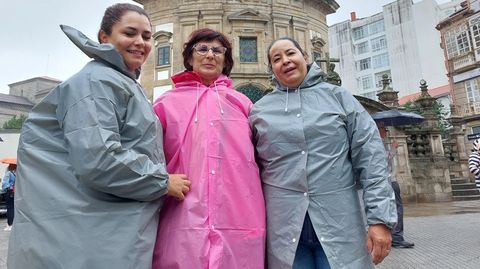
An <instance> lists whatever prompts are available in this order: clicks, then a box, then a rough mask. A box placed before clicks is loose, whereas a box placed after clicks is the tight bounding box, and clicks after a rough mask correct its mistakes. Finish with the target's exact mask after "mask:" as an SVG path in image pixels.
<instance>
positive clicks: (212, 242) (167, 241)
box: [153, 29, 265, 269]
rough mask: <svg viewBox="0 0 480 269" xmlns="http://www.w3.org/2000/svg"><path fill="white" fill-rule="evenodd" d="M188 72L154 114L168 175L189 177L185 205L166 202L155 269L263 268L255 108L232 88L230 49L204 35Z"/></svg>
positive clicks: (187, 60)
mask: <svg viewBox="0 0 480 269" xmlns="http://www.w3.org/2000/svg"><path fill="white" fill-rule="evenodd" d="M183 59H184V60H183V61H184V66H185V68H186V69H187V70H186V71H184V72H182V73H179V74H176V75H174V76H173V77H172V81H173V83H174V84H175V88H174V89H172V90H171V91H168V92H166V93H165V94H163V95H162V96H161V97H160V98H158V100H156V102H155V104H154V110H155V112H156V114H157V116H158V117H159V119H160V121H161V123H162V126H163V135H164V151H165V157H166V161H167V170H168V172H169V173H184V174H187V175H188V177H189V179H190V180H191V182H192V187H191V191H190V192H189V193H188V195H187V196H186V198H185V200H184V201H183V202H181V203H180V202H178V201H176V200H175V199H167V200H166V201H165V204H164V206H163V209H162V212H161V216H160V224H159V229H158V234H157V243H156V246H155V250H154V257H153V268H154V269H165V268H181V269H192V268H195V269H202V268H208V269H215V268H218V269H223V268H228V269H240V268H241V269H248V268H252V269H253V268H264V254H265V205H264V199H263V194H262V189H261V182H260V177H259V171H258V167H257V164H256V163H255V158H254V148H253V145H252V142H251V139H252V133H251V130H250V127H249V124H248V114H249V112H250V109H251V107H252V103H251V101H250V100H249V99H248V98H247V97H246V96H245V95H243V94H241V93H239V92H237V91H235V90H234V89H233V88H232V81H231V80H230V79H229V78H228V77H227V76H228V75H229V74H230V71H231V70H232V68H233V58H232V47H231V44H230V42H229V41H228V39H227V38H226V37H225V36H224V35H223V34H222V33H219V32H217V31H214V30H211V29H200V30H197V31H195V32H193V33H192V34H191V36H190V39H189V40H188V41H187V42H186V43H185V46H184V51H183Z"/></svg>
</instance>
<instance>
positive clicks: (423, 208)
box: [0, 201, 480, 269]
mask: <svg viewBox="0 0 480 269" xmlns="http://www.w3.org/2000/svg"><path fill="white" fill-rule="evenodd" d="M405 214H406V216H407V217H406V218H405V219H404V225H405V239H407V240H408V241H411V242H414V243H415V247H414V248H413V249H395V248H394V249H392V252H391V253H390V255H389V256H388V257H387V258H386V259H385V260H384V261H383V263H382V264H380V265H378V266H377V268H378V269H479V268H480V201H462V202H448V203H430V204H408V205H405ZM5 225H6V219H5V218H1V219H0V269H6V268H7V265H6V259H7V258H6V256H7V249H8V237H9V235H10V232H8V231H3V227H5ZM15 269H28V268H15ZM359 269H361V268H359Z"/></svg>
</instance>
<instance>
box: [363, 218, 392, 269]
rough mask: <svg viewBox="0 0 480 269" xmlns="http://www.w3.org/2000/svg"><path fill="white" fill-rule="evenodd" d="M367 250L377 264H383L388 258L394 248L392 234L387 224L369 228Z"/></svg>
mask: <svg viewBox="0 0 480 269" xmlns="http://www.w3.org/2000/svg"><path fill="white" fill-rule="evenodd" d="M367 248H368V252H370V254H371V255H372V261H373V263H375V264H379V263H381V262H382V261H383V259H384V258H385V257H387V256H388V254H389V253H390V249H391V248H392V234H391V233H390V230H389V229H388V228H387V226H386V225H385V224H373V225H370V226H369V227H368V238H367Z"/></svg>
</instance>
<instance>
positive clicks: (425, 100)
mask: <svg viewBox="0 0 480 269" xmlns="http://www.w3.org/2000/svg"><path fill="white" fill-rule="evenodd" d="M420 92H421V93H420V97H418V99H417V100H415V103H417V104H419V105H420V106H421V107H423V108H424V109H431V108H432V107H433V104H434V103H435V98H433V97H432V96H431V95H430V94H429V93H428V85H427V82H426V81H425V80H424V79H422V80H420Z"/></svg>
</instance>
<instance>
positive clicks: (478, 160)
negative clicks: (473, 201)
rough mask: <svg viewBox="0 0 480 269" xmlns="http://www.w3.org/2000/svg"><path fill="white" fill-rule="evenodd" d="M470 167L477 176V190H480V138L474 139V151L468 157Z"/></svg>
mask: <svg viewBox="0 0 480 269" xmlns="http://www.w3.org/2000/svg"><path fill="white" fill-rule="evenodd" d="M468 168H469V169H470V172H471V173H472V174H473V175H474V176H475V185H476V186H477V190H478V191H480V139H475V140H474V141H473V149H472V153H470V156H469V157H468Z"/></svg>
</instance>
